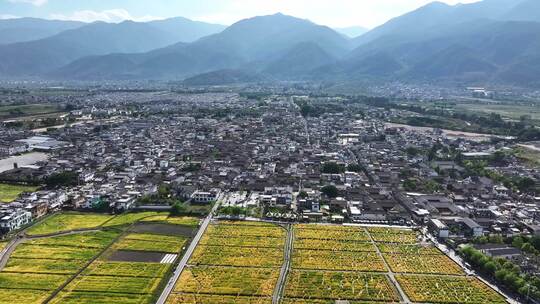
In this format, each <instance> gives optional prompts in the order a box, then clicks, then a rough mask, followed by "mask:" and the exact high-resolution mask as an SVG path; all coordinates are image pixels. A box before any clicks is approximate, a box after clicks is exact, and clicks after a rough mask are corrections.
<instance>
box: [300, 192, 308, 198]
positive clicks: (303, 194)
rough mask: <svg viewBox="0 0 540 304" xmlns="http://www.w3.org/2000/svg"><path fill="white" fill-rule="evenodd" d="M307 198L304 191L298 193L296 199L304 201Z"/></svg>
mask: <svg viewBox="0 0 540 304" xmlns="http://www.w3.org/2000/svg"><path fill="white" fill-rule="evenodd" d="M307 197H308V194H307V192H306V191H300V193H298V198H300V199H306V198H307Z"/></svg>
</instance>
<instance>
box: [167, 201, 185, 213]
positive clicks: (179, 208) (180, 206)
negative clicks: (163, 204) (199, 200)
mask: <svg viewBox="0 0 540 304" xmlns="http://www.w3.org/2000/svg"><path fill="white" fill-rule="evenodd" d="M186 212H187V206H186V205H185V204H184V203H183V202H180V201H178V202H176V203H175V204H174V205H172V207H171V215H172V216H179V215H183V214H186Z"/></svg>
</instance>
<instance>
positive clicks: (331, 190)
mask: <svg viewBox="0 0 540 304" xmlns="http://www.w3.org/2000/svg"><path fill="white" fill-rule="evenodd" d="M321 192H322V193H323V194H325V195H326V196H328V197H329V198H336V197H337V196H338V194H339V191H338V188H336V186H333V185H328V186H324V187H322V188H321Z"/></svg>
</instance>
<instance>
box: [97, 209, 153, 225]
mask: <svg viewBox="0 0 540 304" xmlns="http://www.w3.org/2000/svg"><path fill="white" fill-rule="evenodd" d="M154 216H160V213H159V212H138V213H124V214H120V215H118V216H116V217H114V218H112V219H110V220H109V221H107V222H106V223H105V224H104V225H103V226H104V227H113V226H124V225H131V224H133V223H135V222H138V221H144V220H145V219H147V218H151V217H154Z"/></svg>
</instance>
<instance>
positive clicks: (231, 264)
mask: <svg viewBox="0 0 540 304" xmlns="http://www.w3.org/2000/svg"><path fill="white" fill-rule="evenodd" d="M284 243H285V230H284V229H282V228H281V227H278V226H276V225H272V224H265V223H249V222H220V223H218V224H212V225H210V226H209V227H208V229H207V231H206V233H205V235H204V236H203V238H202V239H201V243H200V244H199V246H197V248H196V250H195V252H194V253H193V255H192V256H191V258H190V260H189V263H188V264H189V266H188V267H187V268H186V269H184V271H183V272H182V274H181V276H180V279H179V280H178V282H177V285H176V286H175V289H174V292H173V294H171V295H170V297H169V299H168V303H194V304H199V303H223V304H227V303H231V304H232V303H246V304H247V303H249V304H251V303H253V304H266V303H268V304H269V303H272V299H271V297H272V294H273V292H274V288H275V286H276V284H277V281H278V278H279V273H280V267H281V266H282V264H283V258H284V253H283V248H284Z"/></svg>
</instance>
